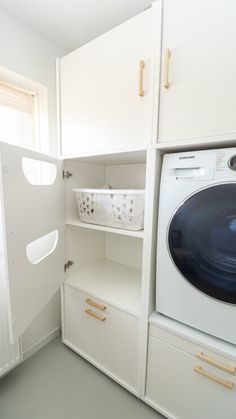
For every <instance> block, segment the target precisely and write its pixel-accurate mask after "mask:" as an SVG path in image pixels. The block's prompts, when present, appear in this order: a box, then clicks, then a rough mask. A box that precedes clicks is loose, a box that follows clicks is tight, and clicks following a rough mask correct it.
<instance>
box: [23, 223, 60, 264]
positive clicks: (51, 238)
mask: <svg viewBox="0 0 236 419" xmlns="http://www.w3.org/2000/svg"><path fill="white" fill-rule="evenodd" d="M58 236H59V234H58V231H57V230H54V231H51V233H48V234H46V235H45V236H42V237H39V238H38V239H37V240H34V241H33V242H31V243H29V244H28V245H27V246H26V255H27V258H28V260H29V262H30V263H32V264H33V265H36V264H37V263H39V262H41V261H42V260H43V259H45V258H46V257H48V256H49V255H50V254H51V253H52V252H54V250H55V249H56V246H57V242H58Z"/></svg>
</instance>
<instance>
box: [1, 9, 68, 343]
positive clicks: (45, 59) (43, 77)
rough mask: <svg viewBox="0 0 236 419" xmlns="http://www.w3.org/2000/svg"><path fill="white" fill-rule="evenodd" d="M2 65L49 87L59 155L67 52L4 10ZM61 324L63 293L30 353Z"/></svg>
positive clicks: (34, 333) (41, 320) (35, 332)
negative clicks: (59, 73) (61, 66)
mask: <svg viewBox="0 0 236 419" xmlns="http://www.w3.org/2000/svg"><path fill="white" fill-rule="evenodd" d="M0 35H1V36H0V66H2V67H6V68H7V69H9V70H12V71H15V72H17V73H19V74H21V75H23V76H25V77H28V78H30V79H32V80H34V81H37V82H39V83H41V84H43V85H45V86H46V87H47V88H48V107H49V138H50V144H51V147H50V149H51V153H53V154H56V147H57V136H56V76H55V59H56V58H57V57H59V56H62V55H64V51H63V50H62V49H60V48H58V47H57V46H55V45H53V44H52V43H50V42H49V41H48V40H47V39H45V38H44V37H42V36H41V35H40V34H38V33H36V32H35V31H33V30H31V29H30V28H27V27H26V26H25V25H24V24H22V23H21V22H19V21H17V20H16V19H15V18H14V17H12V16H10V15H8V14H6V13H5V12H2V11H0ZM59 325H60V301H59V293H58V294H57V295H56V296H55V297H54V298H53V299H52V300H51V301H50V302H49V303H48V305H47V306H46V307H45V309H44V311H43V312H42V313H41V314H40V315H39V316H38V318H37V319H35V321H34V322H33V324H32V325H31V326H30V328H29V329H28V330H27V331H26V333H25V334H24V336H23V338H22V346H23V350H24V351H25V350H27V349H28V348H30V347H31V346H33V345H34V344H35V343H37V342H38V341H40V340H41V339H42V338H44V337H45V336H46V335H48V334H49V333H50V332H51V331H52V330H54V329H56V328H57V327H58V326H59Z"/></svg>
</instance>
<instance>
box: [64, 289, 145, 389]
mask: <svg viewBox="0 0 236 419" xmlns="http://www.w3.org/2000/svg"><path fill="white" fill-rule="evenodd" d="M62 295H63V299H64V301H63V305H64V327H63V342H64V343H65V344H66V345H68V346H70V347H71V348H72V349H73V350H75V351H76V352H77V353H78V354H80V355H81V356H83V357H84V358H85V359H86V360H88V361H89V362H91V363H92V364H94V365H95V366H96V367H98V368H99V369H101V370H102V371H103V372H105V373H106V374H108V375H109V376H110V377H111V378H113V379H114V380H116V381H117V382H118V383H119V384H121V385H123V386H124V387H126V388H127V389H128V390H130V391H131V392H133V393H136V392H137V386H138V365H139V363H138V356H139V350H138V344H139V328H138V323H139V321H138V318H135V317H134V316H131V315H129V314H127V313H125V312H123V311H121V310H119V309H117V308H115V307H113V306H111V305H108V304H107V303H106V302H103V301H101V300H99V299H97V298H94V297H93V296H91V295H88V294H86V293H83V292H81V291H79V290H77V289H74V288H72V287H70V286H68V285H66V284H65V285H64V292H63V293H62Z"/></svg>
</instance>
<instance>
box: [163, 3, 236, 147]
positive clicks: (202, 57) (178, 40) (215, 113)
mask: <svg viewBox="0 0 236 419" xmlns="http://www.w3.org/2000/svg"><path fill="white" fill-rule="evenodd" d="M235 21H236V2H235V1H234V0H228V1H227V2H224V1H222V0H198V1H191V2H190V1H189V0H178V1H176V0H165V1H164V18H163V51H162V75H161V87H160V113H159V136H158V137H159V141H170V140H171V141H173V140H179V139H182V140H185V139H188V141H189V140H190V141H191V139H198V138H204V137H213V136H215V137H214V138H220V137H222V140H224V139H227V138H229V137H232V138H235V135H236V134H235V133H236V118H235V109H236V76H235V74H236V54H235V51H236V24H235ZM216 136H217V137H216ZM210 139H211V138H210ZM212 139H213V138H212Z"/></svg>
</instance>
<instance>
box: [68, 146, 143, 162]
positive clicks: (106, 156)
mask: <svg viewBox="0 0 236 419" xmlns="http://www.w3.org/2000/svg"><path fill="white" fill-rule="evenodd" d="M146 154H147V149H143V148H133V149H127V150H125V149H124V148H123V149H117V150H113V151H112V152H110V151H108V152H105V151H104V152H97V153H96V152H93V153H88V154H85V153H84V154H79V155H75V156H63V157H61V158H62V159H63V160H70V161H77V162H82V163H94V164H101V165H105V166H110V165H113V164H114V165H118V164H135V163H145V162H146Z"/></svg>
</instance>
